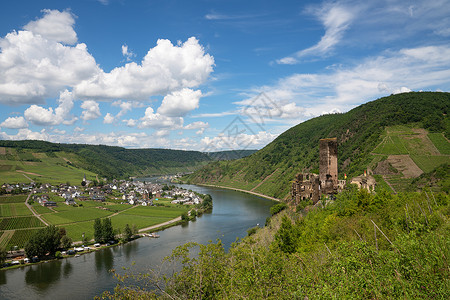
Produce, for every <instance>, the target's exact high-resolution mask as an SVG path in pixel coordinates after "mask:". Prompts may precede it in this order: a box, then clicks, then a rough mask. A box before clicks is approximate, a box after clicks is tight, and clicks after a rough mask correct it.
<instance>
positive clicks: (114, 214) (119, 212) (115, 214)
mask: <svg viewBox="0 0 450 300" xmlns="http://www.w3.org/2000/svg"><path fill="white" fill-rule="evenodd" d="M135 207H137V206H131V207H129V208H126V209H124V210H121V211H118V212H116V213H113V214H112V215H110V216H108V218H111V217H114V216H117V215H118V214H121V213H123V212H124V211H127V210H130V209H132V208H135Z"/></svg>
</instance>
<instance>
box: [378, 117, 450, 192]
mask: <svg viewBox="0 0 450 300" xmlns="http://www.w3.org/2000/svg"><path fill="white" fill-rule="evenodd" d="M449 153H450V143H449V141H448V140H447V139H446V138H445V137H444V135H443V134H442V133H428V132H427V131H426V130H424V129H422V128H414V127H412V126H405V125H399V126H391V127H387V128H386V129H385V133H384V137H383V141H382V142H381V143H380V144H379V145H378V146H377V147H376V148H375V149H374V150H373V154H374V159H373V160H372V163H371V166H372V168H375V167H376V166H377V165H378V164H379V163H383V162H384V161H387V162H388V163H389V166H390V167H391V168H392V170H394V171H395V172H396V173H395V172H394V174H390V173H389V172H387V173H383V172H381V173H379V175H383V179H384V180H385V181H386V182H387V183H388V184H389V185H390V186H392V187H393V188H394V189H395V191H396V192H399V191H405V190H408V188H410V185H411V183H412V182H413V180H414V178H417V177H418V176H420V175H421V174H422V173H428V172H431V171H433V170H434V169H436V168H437V167H439V166H441V165H443V164H450V155H449ZM392 170H391V171H392ZM391 173H392V172H391Z"/></svg>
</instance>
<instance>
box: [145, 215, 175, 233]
mask: <svg viewBox="0 0 450 300" xmlns="http://www.w3.org/2000/svg"><path fill="white" fill-rule="evenodd" d="M180 220H181V217H177V218H175V219H172V220H170V221H167V222H164V223H160V224H156V225H153V226H150V227H146V228H142V229H139V231H138V232H144V231H148V230H152V229H156V228H158V227H162V226H166V225H169V224H172V223H175V222H178V221H180Z"/></svg>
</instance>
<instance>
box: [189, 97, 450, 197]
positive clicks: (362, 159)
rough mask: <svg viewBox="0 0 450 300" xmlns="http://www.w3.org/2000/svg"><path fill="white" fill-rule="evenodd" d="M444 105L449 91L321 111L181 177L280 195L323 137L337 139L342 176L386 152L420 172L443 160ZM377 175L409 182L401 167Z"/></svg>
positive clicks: (310, 164)
mask: <svg viewBox="0 0 450 300" xmlns="http://www.w3.org/2000/svg"><path fill="white" fill-rule="evenodd" d="M449 105H450V94H449V93H438V92H411V93H404V94H398V95H391V96H389V97H384V98H381V99H378V100H375V101H372V102H369V103H366V104H363V105H361V106H359V107H357V108H355V109H353V110H351V111H349V112H347V113H345V114H331V115H324V116H320V117H317V118H314V119H311V120H308V121H306V122H303V123H301V124H299V125H297V126H295V127H292V128H291V129H289V130H287V131H286V132H284V133H283V134H281V135H280V136H279V137H278V138H277V139H275V140H274V141H273V142H272V143H270V144H269V145H267V146H266V147H265V148H263V149H262V150H260V151H258V152H256V153H254V154H253V155H251V156H249V157H246V158H243V159H240V160H236V161H231V162H228V161H225V162H214V163H210V164H209V165H207V166H205V167H204V168H202V169H200V170H199V171H197V172H195V173H194V174H191V175H190V176H187V177H186V178H185V179H186V180H187V181H190V182H193V183H209V184H217V185H223V186H230V187H236V188H241V189H246V190H251V191H254V192H259V193H262V194H265V195H268V196H273V197H277V198H285V197H286V196H287V195H288V194H289V189H290V182H291V180H293V178H294V175H295V174H296V173H298V172H301V171H307V170H308V171H313V172H314V171H317V170H318V166H319V158H318V144H319V140H320V139H321V138H327V137H337V139H338V164H339V174H340V175H339V176H340V177H341V178H342V179H343V174H344V173H346V174H347V175H348V176H349V177H352V176H356V175H359V174H361V173H362V172H363V170H365V169H366V168H368V167H369V168H376V167H377V166H378V163H380V162H382V163H383V162H384V161H385V160H387V159H388V158H389V157H390V155H406V156H408V157H410V158H411V159H412V160H413V161H414V162H415V164H417V165H418V166H419V168H423V170H422V172H430V171H432V169H433V168H435V167H437V166H439V165H440V164H441V163H446V162H449V156H448V151H449V150H448V147H449V146H448V144H449V143H448V138H449V137H450V121H449V118H448V116H447V114H448V110H449ZM394 158H395V157H394ZM393 169H394V170H395V169H396V168H395V167H394V168H393ZM394 173H395V172H394ZM420 173H421V172H420ZM420 173H419V174H416V175H417V176H419V175H420ZM417 176H416V177H417ZM378 178H379V179H380V180H381V181H383V180H389V179H390V180H392V181H393V182H394V183H395V184H394V185H395V186H396V187H397V188H398V189H400V190H401V189H406V187H410V183H411V181H412V179H409V178H405V176H404V175H403V174H402V173H401V171H400V172H398V174H393V175H392V178H387V177H386V176H385V174H382V176H381V175H380V176H378ZM404 179H407V180H406V181H405V182H404ZM394 189H395V187H394Z"/></svg>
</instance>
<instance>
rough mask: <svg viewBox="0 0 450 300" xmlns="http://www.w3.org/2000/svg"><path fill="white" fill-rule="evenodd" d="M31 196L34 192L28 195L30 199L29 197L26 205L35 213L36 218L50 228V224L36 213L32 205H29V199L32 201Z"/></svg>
mask: <svg viewBox="0 0 450 300" xmlns="http://www.w3.org/2000/svg"><path fill="white" fill-rule="evenodd" d="M31 194H33V192H30V194H28V197H27V199H26V200H25V205H26V206H27V207H28V209H29V210H30V211H31V212H32V213H33V215H34V216H35V217H36V218H38V219H39V220H40V221H41V222H42V223H44V224H45V226H48V223H47V222H45V221H44V219H42V218H41V216H40V215H38V214H37V213H36V212H35V211H34V209H33V207H31V205H30V204H28V199H30V197H31Z"/></svg>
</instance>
